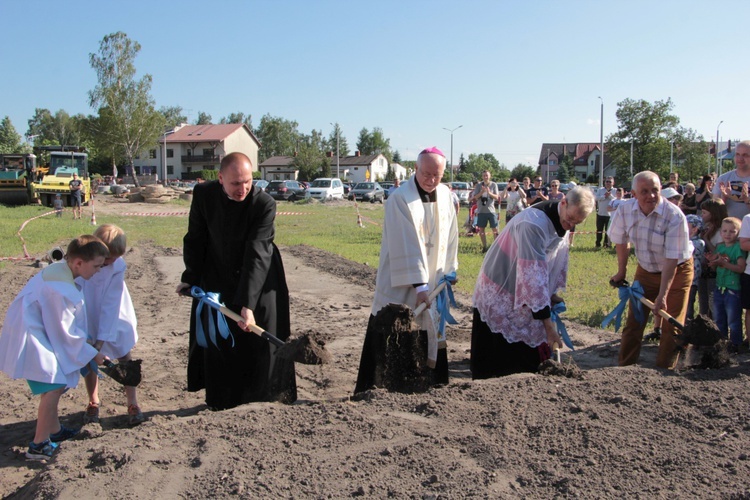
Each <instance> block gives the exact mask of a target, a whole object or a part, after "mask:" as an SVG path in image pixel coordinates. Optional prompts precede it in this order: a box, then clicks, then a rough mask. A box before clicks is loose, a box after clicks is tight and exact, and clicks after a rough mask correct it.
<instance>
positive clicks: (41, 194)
mask: <svg viewBox="0 0 750 500" xmlns="http://www.w3.org/2000/svg"><path fill="white" fill-rule="evenodd" d="M42 149H44V150H45V151H48V152H49V157H50V159H49V171H48V172H47V174H46V175H44V176H43V177H42V178H41V180H39V181H37V182H34V183H33V196H34V198H37V199H39V200H40V202H41V204H42V205H44V206H46V207H51V206H52V203H53V202H54V200H55V195H57V194H59V195H60V196H61V198H62V200H63V205H64V206H66V207H69V206H71V205H72V201H73V200H72V198H71V195H70V186H69V184H70V181H72V180H73V174H78V178H79V179H80V180H81V182H83V189H81V192H82V194H81V203H83V204H84V205H87V204H88V202H89V200H90V199H91V179H90V178H89V160H88V154H86V153H85V152H84V151H83V148H78V147H71V146H65V147H63V148H60V147H59V146H48V147H43V148H42ZM57 149H63V150H62V151H60V150H57ZM64 149H70V150H69V151H65V150H64Z"/></svg>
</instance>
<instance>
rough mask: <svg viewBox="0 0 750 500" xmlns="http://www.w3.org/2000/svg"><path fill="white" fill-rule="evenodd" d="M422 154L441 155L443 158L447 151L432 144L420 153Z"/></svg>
mask: <svg viewBox="0 0 750 500" xmlns="http://www.w3.org/2000/svg"><path fill="white" fill-rule="evenodd" d="M419 154H420V155H426V154H433V155H440V156H442V157H443V158H445V153H443V152H442V151H440V150H439V149H438V148H436V147H435V146H430V147H429V148H424V149H423V150H422V151H421V152H420V153H419Z"/></svg>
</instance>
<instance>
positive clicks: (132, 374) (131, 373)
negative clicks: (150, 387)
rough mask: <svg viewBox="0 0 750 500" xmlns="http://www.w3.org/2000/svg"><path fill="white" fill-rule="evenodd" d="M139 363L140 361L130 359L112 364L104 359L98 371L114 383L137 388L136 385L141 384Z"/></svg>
mask: <svg viewBox="0 0 750 500" xmlns="http://www.w3.org/2000/svg"><path fill="white" fill-rule="evenodd" d="M141 362H142V360H140V359H131V360H129V361H123V362H122V363H113V362H111V361H110V360H108V359H105V360H104V363H103V366H102V367H100V368H99V370H101V372H102V373H104V374H105V375H108V376H110V377H111V378H112V379H113V380H114V381H115V382H119V383H120V384H122V385H126V386H128V387H138V384H140V383H141Z"/></svg>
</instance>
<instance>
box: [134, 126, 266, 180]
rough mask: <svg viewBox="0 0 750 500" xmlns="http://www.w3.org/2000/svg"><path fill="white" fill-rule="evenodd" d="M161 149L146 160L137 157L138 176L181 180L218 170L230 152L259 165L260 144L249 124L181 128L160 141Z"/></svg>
mask: <svg viewBox="0 0 750 500" xmlns="http://www.w3.org/2000/svg"><path fill="white" fill-rule="evenodd" d="M158 144H159V149H158V150H156V149H152V150H150V151H149V153H148V157H147V158H143V157H142V156H141V157H140V158H136V159H135V161H134V162H133V163H134V169H135V173H136V174H139V175H145V174H158V175H159V178H161V179H165V178H166V179H182V178H183V176H184V175H185V174H189V173H191V172H197V171H200V170H218V169H219V166H220V163H221V159H222V158H224V156H226V155H227V154H229V153H234V152H241V153H245V154H246V155H247V156H248V157H249V158H250V161H251V162H252V163H253V165H258V149H259V148H260V141H258V138H257V137H255V135H254V134H253V133H252V131H251V130H250V129H249V128H248V126H247V125H245V124H243V123H229V124H220V125H211V124H209V125H179V126H177V127H175V128H174V129H172V130H170V131H167V132H166V133H165V134H164V135H162V136H161V137H160V138H159V141H158Z"/></svg>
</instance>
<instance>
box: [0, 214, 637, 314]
mask: <svg viewBox="0 0 750 500" xmlns="http://www.w3.org/2000/svg"><path fill="white" fill-rule="evenodd" d="M171 206H173V207H174V210H175V211H183V210H184V211H186V210H188V208H189V204H188V202H185V201H175V202H172V205H171ZM359 208H360V214H361V216H362V219H363V223H364V227H362V228H360V227H359V226H358V225H357V212H356V209H355V207H354V205H353V204H351V203H346V204H341V203H329V204H325V203H319V202H310V203H306V202H297V203H287V202H281V203H279V207H278V211H279V215H278V216H277V218H276V243H277V244H278V245H280V246H291V245H299V244H304V245H309V246H312V247H316V248H320V249H323V250H327V251H329V252H332V253H335V254H337V255H340V256H342V257H343V258H345V259H348V260H352V261H355V262H359V263H364V264H367V265H369V266H371V267H377V265H378V259H379V252H380V239H381V232H382V223H383V215H384V206H383V205H380V204H374V205H373V204H367V203H366V204H360V205H359ZM48 212H49V209H47V208H43V207H38V206H23V207H3V206H0V258H1V257H22V256H23V247H22V244H21V241H20V239H19V238H18V236H17V234H16V233H17V232H18V230H19V228H20V227H21V225H22V224H23V223H24V221H27V220H29V219H32V218H34V217H38V218H35V219H33V220H31V221H30V222H28V223H27V224H26V226H25V227H24V229H23V231H22V232H21V235H22V236H23V239H24V240H25V242H26V248H27V250H28V252H29V253H30V254H31V255H39V254H44V253H46V252H47V251H49V250H50V249H51V248H53V247H55V246H63V247H65V246H66V245H67V244H68V242H69V241H70V239H71V238H74V237H75V236H78V235H79V234H83V233H90V232H93V230H94V228H93V226H91V224H90V219H88V217H90V216H91V215H90V214H91V212H90V210H89V209H88V208H85V215H84V219H83V220H79V221H74V220H72V218H71V214H70V212H69V211H68V212H66V213H65V215H64V217H63V218H62V219H57V218H55V216H54V215H51V216H45V217H39V216H41V215H42V214H45V213H48ZM283 212H302V213H303V215H285V214H283ZM466 215H467V211H466V209H465V208H462V209H461V213H460V214H459V218H460V219H461V220H463V219H465V217H466ZM500 220H501V221H503V222H502V223H501V227H504V226H505V223H504V221H505V215H504V213H502V214H501V216H500ZM595 220H596V217H595V216H593V215H592V216H591V217H589V218H588V220H587V221H586V222H585V223H584V224H582V225H580V226H579V227H578V228H577V229H578V231H581V232H583V234H578V235H576V237H575V242H574V247H573V248H572V249H571V256H570V266H569V272H568V289H567V291H566V292H565V293H563V296H564V297H565V299H566V304H567V306H568V311H567V312H566V313H565V317H566V318H567V319H569V320H572V321H575V322H578V323H582V324H585V325H589V326H595V327H598V326H599V325H600V324H601V321H602V319H603V318H604V316H605V315H606V314H607V313H608V312H610V311H611V310H612V309H613V308H614V307H615V306H616V305H617V292H616V291H615V290H614V289H612V288H611V287H610V286H609V284H608V282H609V277H610V276H611V275H613V274H614V273H615V271H616V270H617V263H616V258H615V253H614V250H597V249H595V248H594V241H595V240H594V234H585V233H586V232H592V233H593V231H594V230H595ZM97 222H98V223H99V224H103V223H112V224H117V225H118V226H120V227H122V228H123V229H124V230H125V232H126V234H127V235H128V242H129V244H130V245H137V244H138V242H143V241H152V242H154V243H156V244H158V245H161V246H164V247H176V248H181V247H182V238H183V236H184V235H185V231H186V230H187V217H138V216H110V215H104V214H99V213H98V214H97ZM458 258H459V272H458V276H459V282H458V284H457V288H458V289H459V290H461V291H463V292H465V293H468V294H471V293H472V292H473V289H474V284H475V282H476V277H477V274H478V273H479V269H480V267H481V265H482V259H483V254H482V252H481V241H480V239H479V237H478V236H474V237H466V236H461V238H460V243H459V257H458ZM4 265H6V264H5V262H2V261H0V269H2V267H3V266H4ZM634 270H635V261H634V260H633V261H632V262H631V264H630V265H629V271H630V276H629V278H632V273H633V272H634Z"/></svg>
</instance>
